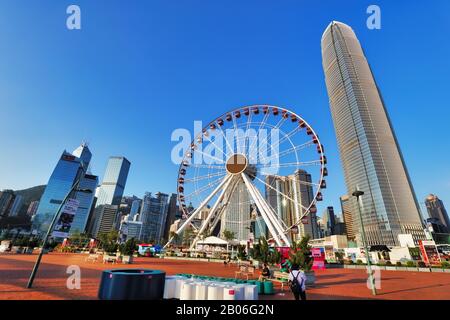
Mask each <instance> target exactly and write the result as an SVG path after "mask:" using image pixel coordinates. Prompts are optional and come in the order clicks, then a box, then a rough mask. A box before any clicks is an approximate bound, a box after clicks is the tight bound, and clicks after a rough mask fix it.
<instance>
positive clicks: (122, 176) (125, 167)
mask: <svg viewBox="0 0 450 320" xmlns="http://www.w3.org/2000/svg"><path fill="white" fill-rule="evenodd" d="M130 165H131V163H130V161H128V160H127V159H126V158H125V157H110V158H109V161H108V164H107V166H106V171H105V175H104V176H103V181H102V184H101V185H100V186H99V187H98V189H97V193H96V197H97V204H96V205H97V206H100V205H103V204H108V205H120V201H121V200H122V196H123V191H124V190H125V184H126V183H127V177H128V171H129V170H130Z"/></svg>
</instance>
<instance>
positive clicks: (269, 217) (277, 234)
mask: <svg viewBox="0 0 450 320" xmlns="http://www.w3.org/2000/svg"><path fill="white" fill-rule="evenodd" d="M254 110H258V112H259V111H262V110H264V114H265V116H264V119H263V122H261V123H260V126H259V129H258V130H261V128H262V127H263V126H264V125H266V124H265V123H264V122H265V121H267V118H268V117H270V116H271V114H272V113H273V116H276V115H278V114H281V116H282V118H283V119H284V120H283V119H282V120H280V122H279V123H278V124H277V126H278V125H279V124H280V123H281V124H283V123H284V121H286V119H291V120H292V122H294V120H293V119H295V122H298V123H299V129H297V128H296V129H294V130H298V131H300V130H301V129H302V128H306V129H307V130H310V133H308V135H312V137H313V140H312V141H308V142H307V143H305V144H303V145H299V146H294V147H293V148H291V149H293V150H294V151H296V148H301V147H302V146H304V145H308V146H309V144H311V143H312V144H313V145H317V151H318V153H319V154H320V160H318V161H310V164H313V163H314V164H317V163H319V164H320V179H319V183H311V185H315V186H317V191H316V192H315V194H314V198H313V200H312V201H311V203H310V204H309V206H308V207H305V206H303V205H302V204H301V203H299V202H298V201H297V199H296V198H297V193H296V192H294V198H295V199H293V198H291V197H289V196H287V195H286V194H284V193H282V192H280V191H278V190H276V189H275V188H273V187H272V186H270V185H269V184H267V183H266V182H265V181H263V180H261V179H259V178H258V177H255V178H256V179H257V180H258V181H259V182H262V183H263V184H264V185H265V186H266V187H268V188H271V189H273V190H274V191H275V192H277V193H279V194H281V195H282V196H283V197H284V198H286V199H289V200H290V201H292V202H293V203H295V204H296V206H295V207H296V208H298V206H300V207H301V208H302V209H303V212H302V213H301V214H299V213H298V209H296V211H297V212H296V222H295V223H294V224H292V225H291V226H286V225H285V224H284V222H283V221H282V220H281V219H280V218H279V217H277V215H276V213H275V211H274V210H273V208H272V207H271V206H270V205H268V203H267V201H266V200H265V199H264V197H263V196H262V195H261V193H260V192H259V190H258V188H257V187H256V186H255V185H254V184H253V183H252V181H251V179H250V178H249V176H248V175H247V174H246V173H244V172H241V173H239V174H232V173H230V172H226V173H225V174H224V175H225V176H224V177H223V178H222V177H219V178H218V179H216V180H215V181H216V182H219V181H220V183H219V184H218V185H217V187H215V188H214V190H213V191H212V192H211V193H210V194H209V195H208V196H207V197H206V198H205V199H204V200H203V201H202V202H201V204H200V205H199V206H198V207H197V208H196V209H195V210H194V211H193V212H189V211H187V209H186V205H185V202H184V200H185V195H184V175H185V174H186V169H187V168H188V167H189V166H190V164H189V163H188V162H189V161H188V160H187V158H191V157H192V153H193V152H194V150H195V149H196V145H197V143H198V144H201V143H203V139H204V138H206V139H207V140H209V139H208V134H207V132H208V130H209V129H210V128H212V126H214V127H215V128H214V129H213V130H215V129H220V130H222V129H221V125H220V121H222V123H223V122H224V121H223V120H224V119H227V120H228V121H231V120H232V121H233V127H234V129H235V130H236V129H237V128H238V127H237V125H236V118H240V116H241V114H240V113H244V112H247V113H249V114H250V117H251V115H252V112H254ZM274 110H277V111H278V112H277V114H276V115H275V113H274ZM247 113H245V115H247V117H248V116H249V115H248V114H247ZM237 114H239V116H237ZM230 116H231V120H229V117H230ZM247 126H249V121H247ZM247 128H248V127H247ZM294 130H292V132H293V131H294ZM298 131H296V132H295V133H297V132H298ZM292 132H290V134H292ZM222 135H223V136H224V137H225V135H224V133H223V130H222ZM286 138H287V139H289V136H288V135H285V136H284V137H283V138H282V139H281V140H283V139H286ZM225 141H226V142H227V140H226V139H225ZM209 142H211V143H212V144H214V142H213V141H211V140H209ZM227 143H228V142H227ZM278 144H281V142H280V141H279V142H278ZM252 145H253V144H252ZM224 149H226V146H225V148H224ZM230 149H232V148H230ZM222 152H223V151H222ZM285 152H286V150H285V151H283V152H280V154H281V153H285ZM223 153H224V154H225V152H223ZM189 155H190V157H189ZM297 164H300V162H297ZM305 164H307V163H306V162H305ZM285 165H286V164H285ZM325 165H326V157H325V155H324V150H323V145H322V144H321V142H320V140H319V136H318V135H317V134H316V132H315V131H314V129H313V128H312V127H311V126H310V125H309V124H308V122H306V121H305V120H304V119H303V118H302V117H300V116H299V115H298V114H296V113H295V112H292V111H290V110H288V109H285V108H281V107H276V106H271V105H251V106H246V107H241V108H237V109H234V110H232V111H229V112H226V113H224V114H223V115H221V116H220V117H218V118H216V119H215V120H213V121H211V122H210V123H209V124H208V125H207V126H205V127H204V128H203V130H202V132H201V133H200V134H199V135H197V136H196V137H195V138H194V140H193V141H192V143H191V148H190V149H189V150H188V151H186V153H185V155H184V157H183V160H182V162H181V164H180V168H179V174H178V180H177V181H178V186H177V191H178V202H179V204H180V207H181V210H182V211H183V212H182V214H183V216H185V217H187V218H186V220H185V221H184V222H183V224H182V225H181V226H180V227H179V228H178V230H177V231H176V232H175V234H176V235H179V234H180V233H181V232H183V230H184V229H185V228H186V227H188V226H189V225H192V226H193V227H194V228H195V229H196V231H197V232H196V233H197V234H196V236H195V239H194V240H193V242H192V244H191V246H190V249H193V248H194V247H195V245H196V244H197V242H198V241H199V240H200V238H201V236H202V235H203V234H204V233H205V231H206V230H207V229H208V230H209V231H210V232H212V230H213V229H214V228H215V226H216V225H217V223H218V221H219V220H220V218H221V216H222V215H223V213H224V211H225V208H226V207H227V205H228V202H229V201H230V198H231V195H232V194H233V192H234V190H235V188H236V186H237V184H238V183H240V182H241V183H242V184H243V185H244V186H245V188H246V190H247V191H248V193H249V194H250V196H251V198H252V200H253V201H254V203H255V205H256V207H257V208H258V210H259V212H260V214H261V217H262V218H263V220H264V222H265V223H266V225H267V228H268V229H269V232H270V234H271V235H272V238H273V240H274V241H275V243H276V245H277V246H279V247H282V246H290V245H291V243H290V240H289V238H288V237H287V236H286V234H287V233H288V232H289V231H290V230H292V229H293V228H294V227H295V226H298V225H299V224H300V223H302V219H303V218H304V217H306V216H307V215H308V214H309V213H311V212H313V209H315V210H316V203H317V201H321V200H322V194H321V189H323V188H325V187H326V185H325V180H324V176H326V175H327V174H328V173H327V169H326V167H325ZM224 166H225V165H224ZM279 166H280V167H282V166H283V165H282V164H280V165H279ZM198 167H199V166H198ZM206 167H209V168H211V167H216V168H219V167H220V168H223V166H221V165H215V166H206ZM183 170H184V173H183ZM220 175H221V174H218V173H216V174H213V175H208V177H207V178H211V177H217V176H220ZM187 180H189V179H187ZM187 180H186V181H187ZM181 181H183V183H181ZM210 184H211V183H210ZM295 185H296V184H295V183H294V186H295ZM208 186H209V185H207V187H208ZM211 187H212V186H211ZM203 188H204V187H203ZM181 190H183V191H181ZM219 191H221V192H220V194H219V197H218V198H217V199H216V201H215V202H214V204H213V206H212V207H211V209H210V211H209V213H208V216H207V217H206V219H204V220H203V221H202V224H201V226H200V228H199V229H197V228H196V227H195V226H194V225H193V224H192V220H193V219H194V218H195V217H196V216H198V214H199V213H200V212H201V211H202V210H203V209H204V207H205V206H206V205H207V204H208V203H209V201H211V199H212V198H213V197H214V196H215V195H216V194H218V193H219ZM227 196H228V197H227ZM173 239H174V237H171V238H170V239H169V241H168V242H167V243H166V245H165V246H164V248H166V247H167V246H168V245H170V244H171V243H172V241H173Z"/></svg>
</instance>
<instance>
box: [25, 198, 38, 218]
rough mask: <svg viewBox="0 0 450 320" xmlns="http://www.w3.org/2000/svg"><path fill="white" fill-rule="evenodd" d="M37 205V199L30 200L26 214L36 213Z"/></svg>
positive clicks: (32, 214)
mask: <svg viewBox="0 0 450 320" xmlns="http://www.w3.org/2000/svg"><path fill="white" fill-rule="evenodd" d="M38 206H39V201H32V202H31V203H30V205H29V206H28V209H27V215H28V216H29V217H32V216H34V215H35V214H36V211H37V208H38Z"/></svg>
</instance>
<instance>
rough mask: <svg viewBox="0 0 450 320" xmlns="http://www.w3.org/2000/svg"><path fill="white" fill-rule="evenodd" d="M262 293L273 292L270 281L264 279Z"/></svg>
mask: <svg viewBox="0 0 450 320" xmlns="http://www.w3.org/2000/svg"><path fill="white" fill-rule="evenodd" d="M263 283H264V294H274V293H275V291H274V290H273V283H272V281H264V282H263Z"/></svg>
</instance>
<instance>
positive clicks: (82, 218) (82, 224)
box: [69, 174, 98, 234]
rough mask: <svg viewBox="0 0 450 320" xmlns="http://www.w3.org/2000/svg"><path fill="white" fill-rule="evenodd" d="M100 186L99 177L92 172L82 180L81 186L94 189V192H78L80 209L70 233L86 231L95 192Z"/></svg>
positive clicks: (76, 196) (76, 197)
mask: <svg viewBox="0 0 450 320" xmlns="http://www.w3.org/2000/svg"><path fill="white" fill-rule="evenodd" d="M97 186H98V177H97V176H95V175H92V174H85V175H84V177H83V178H81V180H80V184H79V188H80V189H88V190H92V193H85V192H77V193H76V194H75V199H77V200H78V202H79V204H78V210H77V213H76V214H75V217H74V218H73V222H72V226H71V227H70V232H69V234H73V233H75V232H78V233H84V232H85V231H86V227H87V223H88V220H89V214H90V213H91V208H92V205H93V202H94V192H95V189H96V188H97Z"/></svg>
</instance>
